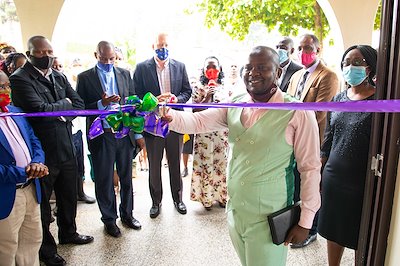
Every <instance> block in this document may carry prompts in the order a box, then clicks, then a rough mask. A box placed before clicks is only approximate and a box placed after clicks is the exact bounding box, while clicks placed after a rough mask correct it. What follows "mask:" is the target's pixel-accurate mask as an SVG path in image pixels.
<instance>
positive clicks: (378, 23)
mask: <svg viewBox="0 0 400 266" xmlns="http://www.w3.org/2000/svg"><path fill="white" fill-rule="evenodd" d="M381 14H382V1H380V2H379V6H378V10H377V11H376V16H375V21H374V30H379V29H380V28H381Z"/></svg>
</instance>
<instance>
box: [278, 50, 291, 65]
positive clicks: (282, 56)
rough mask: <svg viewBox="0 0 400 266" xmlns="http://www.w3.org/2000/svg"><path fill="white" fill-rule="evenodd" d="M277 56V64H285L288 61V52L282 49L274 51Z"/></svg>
mask: <svg viewBox="0 0 400 266" xmlns="http://www.w3.org/2000/svg"><path fill="white" fill-rule="evenodd" d="M276 51H277V52H278V55H279V64H282V63H283V62H286V61H287V60H288V59H289V54H288V51H286V50H284V49H278V50H276Z"/></svg>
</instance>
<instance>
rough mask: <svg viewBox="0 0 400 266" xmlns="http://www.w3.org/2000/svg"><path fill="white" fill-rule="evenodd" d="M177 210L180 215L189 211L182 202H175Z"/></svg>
mask: <svg viewBox="0 0 400 266" xmlns="http://www.w3.org/2000/svg"><path fill="white" fill-rule="evenodd" d="M174 205H175V208H176V210H177V211H178V212H179V213H180V214H186V212H187V210H186V206H185V203H183V202H182V201H181V202H176V201H175V202H174Z"/></svg>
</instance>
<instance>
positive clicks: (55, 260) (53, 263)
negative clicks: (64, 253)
mask: <svg viewBox="0 0 400 266" xmlns="http://www.w3.org/2000/svg"><path fill="white" fill-rule="evenodd" d="M40 260H41V261H42V262H43V263H44V264H46V266H64V265H67V262H66V261H65V260H64V259H63V257H61V256H60V255H58V254H57V253H55V254H54V255H53V256H52V257H49V258H43V257H40Z"/></svg>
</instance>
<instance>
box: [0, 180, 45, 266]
mask: <svg viewBox="0 0 400 266" xmlns="http://www.w3.org/2000/svg"><path fill="white" fill-rule="evenodd" d="M35 194H36V192H35V186H34V185H33V184H30V185H29V186H27V187H25V188H20V189H17V191H16V195H15V202H14V206H13V209H12V210H11V213H10V215H9V216H8V217H7V218H5V219H2V220H0V266H3V265H4V266H10V265H18V266H25V265H26V266H32V265H35V266H36V265H37V266H38V265H39V248H40V245H41V244H42V224H41V220H40V207H39V204H38V203H37V200H36V196H35Z"/></svg>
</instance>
